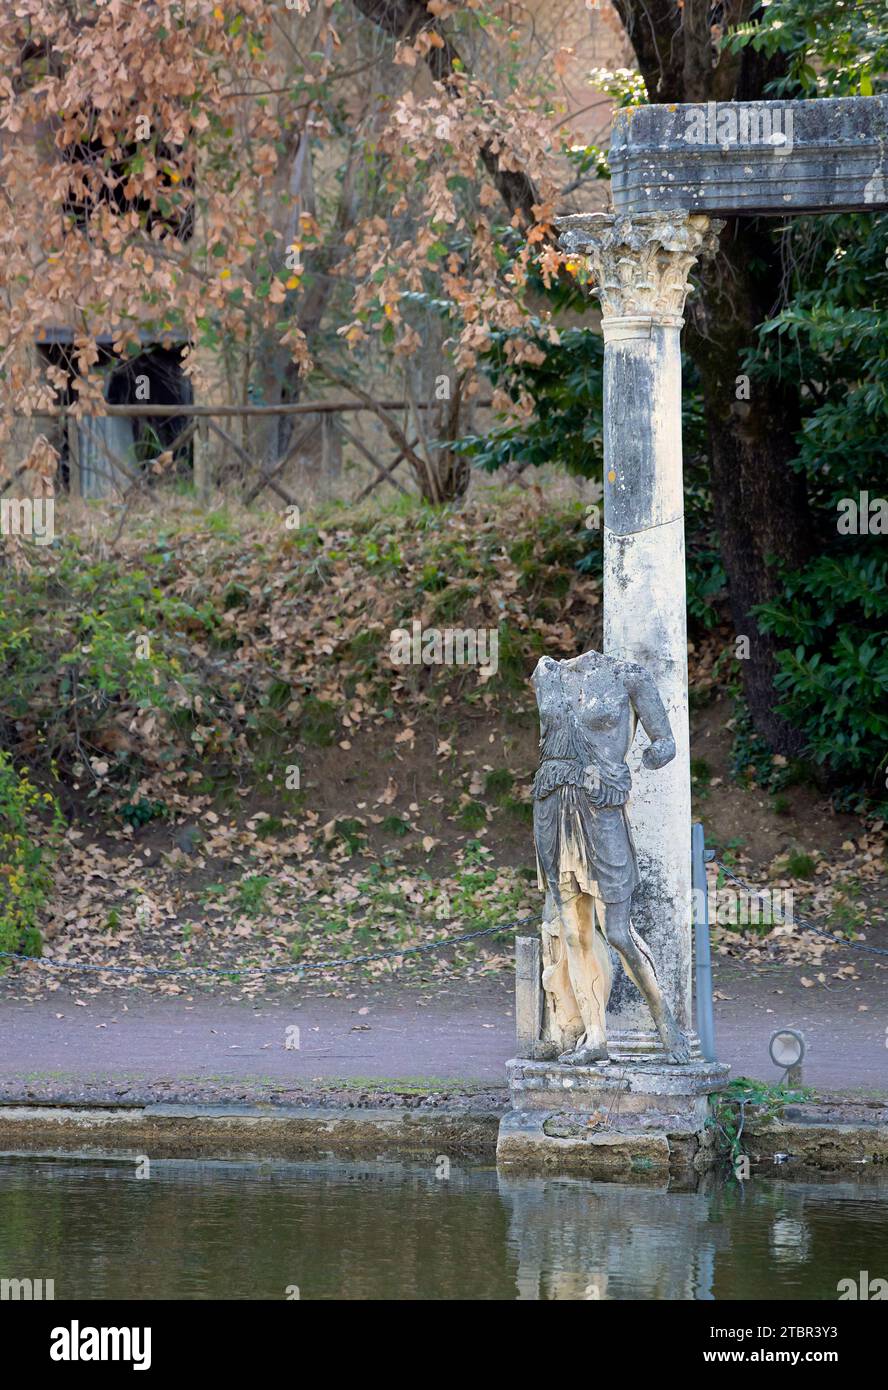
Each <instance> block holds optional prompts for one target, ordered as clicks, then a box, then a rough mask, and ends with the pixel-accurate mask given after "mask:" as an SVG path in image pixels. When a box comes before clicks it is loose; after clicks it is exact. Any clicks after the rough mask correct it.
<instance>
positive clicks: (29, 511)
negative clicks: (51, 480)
mask: <svg viewBox="0 0 888 1390" xmlns="http://www.w3.org/2000/svg"><path fill="white" fill-rule="evenodd" d="M0 535H2V536H30V537H31V539H32V540H34V541H36V543H37V545H52V542H53V541H54V540H55V499H54V498H53V497H3V498H0Z"/></svg>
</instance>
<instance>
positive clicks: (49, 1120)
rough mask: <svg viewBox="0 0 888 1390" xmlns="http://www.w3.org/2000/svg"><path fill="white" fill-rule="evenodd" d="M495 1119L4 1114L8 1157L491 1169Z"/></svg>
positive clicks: (263, 1112) (154, 1111) (173, 1109)
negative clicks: (399, 1163) (451, 1161)
mask: <svg viewBox="0 0 888 1390" xmlns="http://www.w3.org/2000/svg"><path fill="white" fill-rule="evenodd" d="M498 1121H499V1116H498V1115H497V1114H495V1113H485V1112H479V1113H477V1114H471V1113H465V1112H460V1113H459V1114H447V1113H446V1112H443V1111H440V1110H436V1111H417V1110H390V1109H385V1110H371V1109H363V1110H359V1109H353V1110H338V1111H337V1110H331V1109H329V1108H321V1107H317V1108H316V1109H309V1108H308V1107H305V1108H302V1107H300V1108H287V1107H284V1106H281V1107H272V1106H241V1107H238V1106H234V1105H221V1106H190V1105H155V1106H144V1107H141V1106H137V1107H128V1108H126V1109H124V1108H118V1107H115V1108H111V1107H109V1108H99V1107H89V1108H75V1107H68V1106H2V1107H0V1148H2V1149H5V1150H7V1151H19V1152H35V1151H37V1152H39V1151H45V1150H47V1149H64V1150H67V1151H71V1150H76V1151H79V1152H83V1153H88V1152H92V1153H98V1152H108V1151H111V1152H115V1153H121V1154H123V1155H128V1156H135V1155H136V1154H142V1153H147V1154H149V1155H150V1156H153V1157H155V1158H225V1157H234V1156H237V1157H241V1158H250V1157H255V1158H260V1157H275V1158H282V1159H303V1158H313V1159H317V1158H323V1157H325V1156H328V1155H329V1156H337V1157H346V1158H348V1157H354V1158H367V1157H376V1155H377V1154H381V1153H384V1154H389V1155H392V1156H397V1157H401V1158H407V1157H411V1156H414V1155H415V1156H428V1155H429V1154H430V1153H431V1154H436V1153H446V1154H448V1155H450V1156H453V1157H456V1156H459V1155H465V1156H474V1157H479V1158H486V1159H490V1158H492V1157H493V1153H494V1150H495V1147H496V1134H497V1125H498Z"/></svg>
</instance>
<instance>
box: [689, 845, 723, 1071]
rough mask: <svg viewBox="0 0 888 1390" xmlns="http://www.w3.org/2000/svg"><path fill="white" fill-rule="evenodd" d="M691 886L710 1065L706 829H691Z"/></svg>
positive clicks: (700, 1021)
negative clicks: (704, 830) (704, 831)
mask: <svg viewBox="0 0 888 1390" xmlns="http://www.w3.org/2000/svg"><path fill="white" fill-rule="evenodd" d="M691 884H692V887H693V897H694V960H695V963H696V981H697V1033H698V1035H699V1037H700V1048H701V1050H702V1052H703V1056H704V1057H705V1058H706V1060H707V1062H715V1061H717V1060H718V1059H717V1057H716V1055H715V1023H714V1020H713V1015H712V955H711V953H710V949H709V893H708V890H707V887H706V838H705V835H704V833H703V826H702V825H701V824H700V822H699V821H695V822H694V824H693V825H692V827H691Z"/></svg>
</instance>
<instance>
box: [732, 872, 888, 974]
mask: <svg viewBox="0 0 888 1390" xmlns="http://www.w3.org/2000/svg"><path fill="white" fill-rule="evenodd" d="M712 863H713V864H715V865H716V866H717V868H719V869H720V870H721V872H722V873H723V874H724V875H725V877H726V878H729V879H731V881H732V882H733V883H736V884H737V885H738V886H739V887H740V888H742V889H744V891H745V892H747V893H753V894H755V895H756V896H757V897H759V896H761V894H762V893H766V892H767V891H768V890H767V889H766V888H753V887H752V886H751V884H749V883H744V881H743V879H742V878H738V877H737V875H736V874H735V873H733V872H732V871H731V870H730V869H729V868H728V866H727V865H726V864H723V863H722V862H721V860H720V859H716V858H714V857H713V860H712ZM779 915H780V920H781V922H782V923H784V925H785V926H789V927H794V926H796V925H798V926H800V927H801V928H802V930H803V931H811V932H815V933H816V935H817V936H825V937H826V939H827V940H828V941H831V942H832V943H833V945H834V946H852V947H854V949H855V950H857V951H868V952H869V953H870V955H873V956H888V951H886V950H884V949H883V948H882V947H881V946H867V944H866V942H865V941H849V940H848V938H847V937H842V936H835V935H834V934H833V933H832V932H831V931H827V930H826V928H825V927H820V926H818V925H817V923H816V922H811V921H809V920H808V919H807V918H805V917H794V920H793V921H792V922H787V921H786V918H785V917H784V916H783V915H782V913H781V914H779Z"/></svg>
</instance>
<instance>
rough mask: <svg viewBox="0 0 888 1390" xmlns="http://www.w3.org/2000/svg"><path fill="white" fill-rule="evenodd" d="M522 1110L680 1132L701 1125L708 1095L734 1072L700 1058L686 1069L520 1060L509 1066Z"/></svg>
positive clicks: (514, 1095) (651, 1063)
mask: <svg viewBox="0 0 888 1390" xmlns="http://www.w3.org/2000/svg"><path fill="white" fill-rule="evenodd" d="M506 1071H507V1072H508V1076H509V1089H510V1092H511V1095H512V1106H513V1108H514V1109H515V1110H517V1111H522V1112H528V1111H540V1112H548V1111H562V1112H564V1113H565V1114H567V1113H570V1114H572V1115H574V1116H575V1117H577V1122H578V1123H579V1124H581V1125H587V1124H588V1122H589V1117H590V1116H595V1117H597V1119H598V1121H600V1122H604V1121H607V1123H608V1125H617V1126H622V1125H623V1123H624V1121H626V1120H630V1119H631V1124H632V1126H633V1127H635V1128H637V1127H641V1128H644V1127H652V1126H659V1127H663V1126H664V1125H665V1126H666V1128H667V1129H671V1130H674V1131H675V1132H683V1133H687V1132H692V1131H696V1130H698V1129H699V1128H701V1127H702V1125H703V1123H704V1121H705V1119H706V1116H707V1113H708V1109H709V1096H710V1095H711V1094H712V1093H713V1092H715V1091H718V1090H721V1089H722V1087H724V1086H725V1085H726V1084H727V1080H728V1072H729V1068H728V1067H726V1066H723V1065H720V1064H719V1063H716V1062H705V1061H704V1060H703V1059H702V1058H701V1057H699V1052H698V1056H697V1059H696V1060H694V1061H692V1062H690V1063H689V1064H687V1065H684V1066H675V1065H674V1064H671V1063H669V1062H666V1061H665V1060H657V1059H655V1058H651V1060H650V1061H649V1062H640V1061H633V1062H631V1063H627V1064H625V1065H620V1064H619V1063H615V1062H610V1063H599V1064H595V1065H591V1066H575V1065H570V1064H567V1063H561V1062H546V1061H531V1060H528V1059H526V1058H516V1059H514V1060H512V1061H509V1062H507V1063H506Z"/></svg>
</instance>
